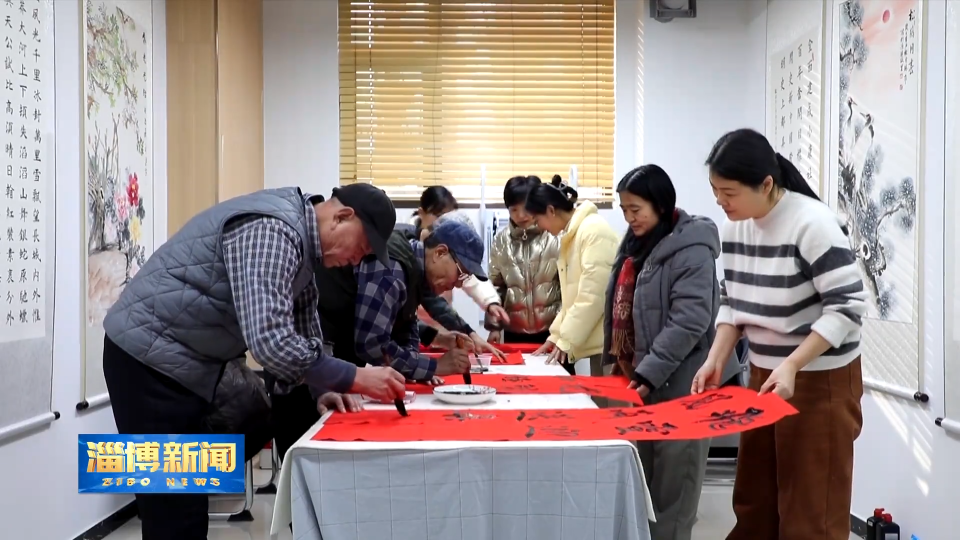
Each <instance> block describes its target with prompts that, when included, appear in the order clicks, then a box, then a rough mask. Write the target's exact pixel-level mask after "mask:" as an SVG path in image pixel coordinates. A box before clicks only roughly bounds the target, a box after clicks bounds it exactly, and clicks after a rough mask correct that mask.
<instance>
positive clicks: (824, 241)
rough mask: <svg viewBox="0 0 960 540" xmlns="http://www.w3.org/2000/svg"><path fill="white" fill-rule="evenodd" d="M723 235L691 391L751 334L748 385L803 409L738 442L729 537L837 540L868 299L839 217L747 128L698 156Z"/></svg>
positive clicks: (705, 385) (706, 382) (846, 502)
mask: <svg viewBox="0 0 960 540" xmlns="http://www.w3.org/2000/svg"><path fill="white" fill-rule="evenodd" d="M707 165H708V166H709V168H710V184H711V186H712V187H713V192H714V195H715V196H716V198H717V204H718V205H720V207H721V208H723V211H724V212H725V213H726V214H727V221H726V222H725V223H724V225H723V228H722V231H721V234H720V236H721V240H722V251H723V254H722V256H721V260H722V262H723V268H724V277H725V280H724V284H723V286H722V287H721V298H720V311H719V313H718V315H717V337H716V340H715V341H714V343H713V347H712V348H711V350H710V354H709V355H708V357H707V361H706V362H705V363H704V365H703V367H702V368H701V369H700V371H699V372H698V373H697V376H696V378H695V379H694V382H693V388H692V391H693V392H694V393H699V392H702V391H703V390H705V389H710V388H713V387H716V386H717V385H718V384H719V383H720V376H721V372H722V370H723V366H724V364H725V363H726V361H727V359H728V358H729V357H730V352H731V351H732V350H733V347H734V345H735V344H736V342H737V340H738V339H739V338H740V336H741V334H743V335H745V336H746V337H747V339H748V341H749V347H750V353H749V359H750V364H751V371H750V385H751V387H753V388H754V389H756V390H758V391H759V392H760V393H761V394H763V393H767V392H773V393H776V394H778V395H780V396H781V397H783V398H784V399H787V400H789V402H790V403H791V404H792V405H793V406H794V407H796V408H797V410H798V411H799V412H800V414H798V415H795V416H791V417H788V418H785V419H784V420H782V421H780V422H778V423H777V424H776V425H773V426H769V427H765V428H760V429H757V430H753V431H748V432H745V433H743V434H742V435H741V439H740V453H739V458H738V460H737V461H738V463H737V476H736V482H735V484H734V489H733V508H734V512H735V514H736V516H737V524H736V526H735V527H734V529H733V531H731V532H730V534H729V535H728V536H727V540H794V539H796V540H809V539H812V538H817V539H818V540H841V539H843V540H846V539H847V538H848V537H849V535H850V499H851V495H852V483H853V446H854V441H855V440H856V438H857V437H858V436H859V434H860V429H861V427H862V424H863V418H862V415H861V410H860V398H861V397H862V395H863V382H862V378H861V372H860V327H861V318H862V317H863V316H864V315H865V313H866V309H867V304H866V301H867V295H866V292H865V289H864V286H863V282H862V280H861V276H860V271H859V270H858V268H857V264H856V259H855V256H854V253H853V252H852V251H851V249H850V242H849V240H848V239H847V237H846V234H845V232H844V230H843V229H842V227H841V225H840V222H839V220H838V219H837V216H836V215H835V214H834V213H833V211H832V210H830V208H829V207H827V205H825V204H824V203H822V202H821V201H820V200H819V198H818V197H817V195H816V194H815V193H814V192H813V191H812V190H811V189H810V186H809V185H808V184H807V182H806V181H805V180H804V179H803V177H802V175H801V174H800V172H799V171H798V170H797V168H796V167H795V166H794V165H793V164H792V163H790V161H789V160H787V159H786V158H784V157H783V156H781V155H780V154H778V153H776V152H774V150H773V148H772V147H771V146H770V143H769V142H768V141H767V140H766V138H764V136H763V135H761V134H759V133H757V132H755V131H752V130H748V129H741V130H737V131H733V132H730V133H728V134H726V135H724V136H723V137H721V138H720V140H719V141H717V143H716V144H715V145H714V147H713V149H712V150H711V151H710V155H709V157H708V158H707Z"/></svg>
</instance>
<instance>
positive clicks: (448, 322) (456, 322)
mask: <svg viewBox="0 0 960 540" xmlns="http://www.w3.org/2000/svg"><path fill="white" fill-rule="evenodd" d="M420 305H421V306H423V309H425V310H427V313H429V314H430V316H431V317H433V319H434V320H435V321H437V322H438V323H440V326H442V327H444V328H446V329H447V330H453V331H455V332H463V333H464V334H467V335H470V334H472V333H473V328H471V327H470V325H469V324H467V321H465V320H463V318H462V317H461V316H460V315H459V314H458V313H457V311H456V310H455V309H453V306H451V305H450V302H447V301H446V300H444V299H443V297H442V296H440V295H437V294H434V293H433V291H431V290H430V289H429V287H427V288H426V289H425V290H424V291H423V300H421V301H420Z"/></svg>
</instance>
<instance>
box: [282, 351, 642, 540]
mask: <svg viewBox="0 0 960 540" xmlns="http://www.w3.org/2000/svg"><path fill="white" fill-rule="evenodd" d="M525 359H526V362H527V365H523V366H491V368H490V372H491V373H502V374H513V375H566V374H567V373H566V371H565V370H564V369H563V368H562V367H560V366H556V365H545V364H544V360H545V357H535V356H529V355H525ZM365 407H366V408H368V409H385V410H386V409H393V407H392V406H387V405H365ZM592 407H596V405H595V404H594V402H593V400H592V399H591V398H590V397H589V396H587V395H584V394H570V395H550V396H544V395H510V396H507V395H497V396H496V397H495V399H494V401H493V402H492V403H487V404H484V405H480V406H474V407H471V408H494V409H554V408H570V409H577V408H592ZM454 408H463V407H454V406H452V405H447V404H445V403H442V402H440V401H439V400H436V399H435V398H434V397H433V396H428V395H421V396H417V399H416V400H415V401H414V402H413V403H411V404H409V405H407V409H408V410H423V409H454ZM329 415H330V413H328V414H327V415H325V416H324V417H323V418H321V419H320V421H318V422H317V424H316V425H314V426H313V427H312V428H311V429H310V430H309V431H307V433H306V434H304V436H303V437H302V438H301V439H300V440H299V441H297V443H296V444H294V445H293V447H291V449H290V450H289V451H288V452H287V455H286V456H285V458H284V459H283V466H282V467H281V471H280V480H279V485H278V488H277V498H276V504H275V506H274V514H273V523H272V526H271V534H272V535H277V534H278V533H279V531H280V530H281V529H282V528H284V527H287V526H288V525H289V524H290V523H291V521H292V523H293V530H294V538H295V539H296V540H582V539H585V538H586V539H594V540H649V539H650V532H649V526H648V520H653V519H654V517H653V516H654V514H653V507H652V506H651V504H650V497H649V493H648V492H647V487H646V482H645V480H644V476H643V468H642V467H641V466H640V460H639V456H638V454H637V450H636V447H635V446H634V445H633V444H632V443H630V442H628V441H622V440H611V441H554V442H530V441H518V442H504V441H489V442H455V441H410V442H394V443H383V442H377V443H371V442H360V441H355V442H333V441H314V440H312V438H313V436H314V435H315V434H316V433H317V432H318V431H319V430H321V429H323V423H324V422H325V421H326V419H327V418H329Z"/></svg>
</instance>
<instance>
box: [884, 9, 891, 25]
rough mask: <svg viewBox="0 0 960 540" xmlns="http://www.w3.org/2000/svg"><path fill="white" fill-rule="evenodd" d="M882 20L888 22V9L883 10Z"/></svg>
mask: <svg viewBox="0 0 960 540" xmlns="http://www.w3.org/2000/svg"><path fill="white" fill-rule="evenodd" d="M883 22H884V23H888V22H890V10H889V9H885V10H883Z"/></svg>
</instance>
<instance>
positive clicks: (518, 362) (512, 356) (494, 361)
mask: <svg viewBox="0 0 960 540" xmlns="http://www.w3.org/2000/svg"><path fill="white" fill-rule="evenodd" d="M421 354H423V355H424V356H429V357H430V358H440V357H441V356H443V353H442V352H424V353H421ZM526 363H527V362H526V360H524V359H523V354H522V353H518V352H511V353H507V357H506V358H500V357H497V356H494V357H492V358H491V359H490V364H491V365H497V366H522V365H525V364H526Z"/></svg>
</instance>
